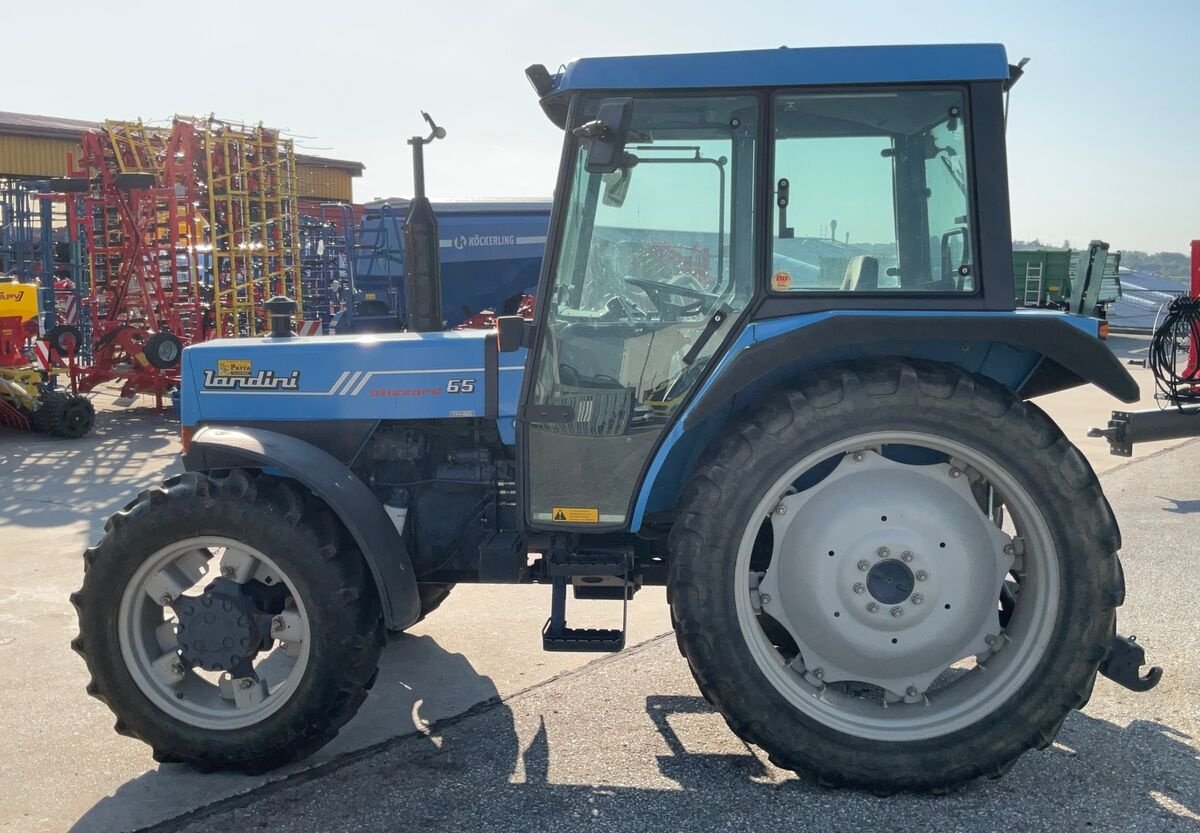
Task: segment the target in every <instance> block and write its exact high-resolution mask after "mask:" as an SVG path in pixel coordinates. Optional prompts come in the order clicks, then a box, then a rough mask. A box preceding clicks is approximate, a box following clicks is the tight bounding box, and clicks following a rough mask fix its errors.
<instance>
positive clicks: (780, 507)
mask: <svg viewBox="0 0 1200 833" xmlns="http://www.w3.org/2000/svg"><path fill="white" fill-rule="evenodd" d="M775 514H776V515H786V514H787V507H786V506H784V505H783V504H782V503H781V504H779V505H778V506H776V507H775Z"/></svg>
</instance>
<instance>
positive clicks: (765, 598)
mask: <svg viewBox="0 0 1200 833" xmlns="http://www.w3.org/2000/svg"><path fill="white" fill-rule="evenodd" d="M758 601H759V602H760V603H761V604H765V605H769V604H770V603H771V596H770V595H769V594H767V593H763V594H762V595H761V596H759V597H758Z"/></svg>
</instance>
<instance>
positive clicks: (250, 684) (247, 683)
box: [238, 677, 254, 688]
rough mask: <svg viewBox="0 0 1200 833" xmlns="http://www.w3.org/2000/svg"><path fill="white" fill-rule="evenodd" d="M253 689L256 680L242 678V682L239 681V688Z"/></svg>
mask: <svg viewBox="0 0 1200 833" xmlns="http://www.w3.org/2000/svg"><path fill="white" fill-rule="evenodd" d="M253 687H254V680H252V679H250V678H249V677H242V678H241V679H240V680H238V688H253Z"/></svg>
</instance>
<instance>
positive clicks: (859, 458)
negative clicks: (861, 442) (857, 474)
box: [854, 451, 867, 463]
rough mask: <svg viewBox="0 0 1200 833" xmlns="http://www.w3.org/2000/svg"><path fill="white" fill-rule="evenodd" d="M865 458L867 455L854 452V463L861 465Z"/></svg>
mask: <svg viewBox="0 0 1200 833" xmlns="http://www.w3.org/2000/svg"><path fill="white" fill-rule="evenodd" d="M866 456H867V455H865V454H863V453H862V452H861V451H856V452H854V462H856V463H861V462H862V461H863V460H864V459H866Z"/></svg>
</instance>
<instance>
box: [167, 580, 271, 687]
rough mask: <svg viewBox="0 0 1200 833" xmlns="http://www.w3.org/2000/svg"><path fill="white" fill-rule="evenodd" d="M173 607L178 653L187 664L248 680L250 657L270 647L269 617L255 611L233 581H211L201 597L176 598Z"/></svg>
mask: <svg viewBox="0 0 1200 833" xmlns="http://www.w3.org/2000/svg"><path fill="white" fill-rule="evenodd" d="M173 607H174V609H175V616H176V618H177V619H178V621H179V626H178V629H177V631H176V637H177V639H178V640H179V647H180V649H181V650H180V653H181V655H182V657H183V660H184V662H186V663H188V665H191V666H198V667H200V668H203V669H204V670H205V671H228V672H230V674H232V675H233V676H234V677H248V676H251V675H252V674H253V666H252V664H251V663H252V661H253V659H254V656H255V655H256V654H257V653H258V652H259V651H260V650H262V649H263V648H265V647H267V646H269V645H270V644H271V615H270V614H268V613H265V612H263V611H262V610H259V608H258V607H257V605H256V604H255V603H254V600H253V599H251V598H250V596H248V595H246V594H245V593H244V592H243V590H242V586H241V585H240V584H238V583H237V582H236V581H232V580H230V579H227V578H218V579H215V580H214V581H213V582H212V583H211V584H209V585H208V586H207V587H206V588H205V589H204V592H203V593H202V594H200V595H199V596H180V597H179V598H177V599H176V600H175V602H174V604H173Z"/></svg>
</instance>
